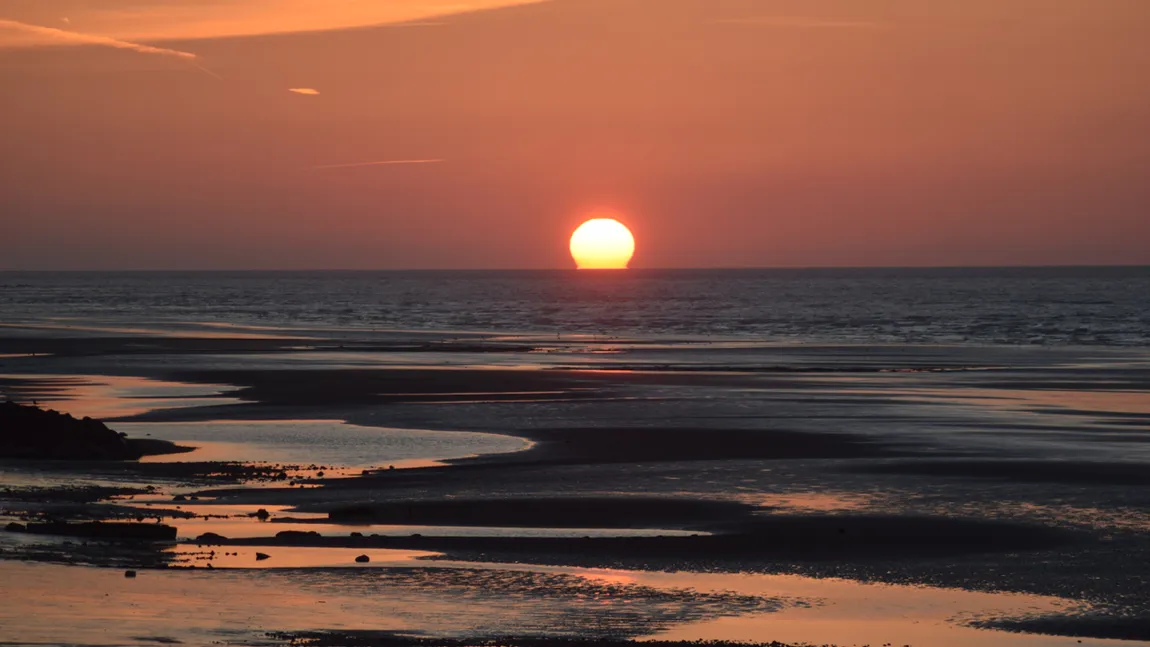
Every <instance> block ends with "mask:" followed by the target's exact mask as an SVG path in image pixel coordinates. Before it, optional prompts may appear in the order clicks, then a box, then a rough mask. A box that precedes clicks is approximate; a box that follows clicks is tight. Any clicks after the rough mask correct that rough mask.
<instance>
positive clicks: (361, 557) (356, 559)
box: [355, 555, 371, 564]
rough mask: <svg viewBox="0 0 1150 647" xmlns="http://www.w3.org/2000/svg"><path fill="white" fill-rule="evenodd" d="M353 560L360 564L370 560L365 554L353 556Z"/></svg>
mask: <svg viewBox="0 0 1150 647" xmlns="http://www.w3.org/2000/svg"><path fill="white" fill-rule="evenodd" d="M355 561H357V562H359V563H360V564H366V563H368V562H370V561H371V558H370V557H368V556H367V555H360V556H359V557H356V558H355Z"/></svg>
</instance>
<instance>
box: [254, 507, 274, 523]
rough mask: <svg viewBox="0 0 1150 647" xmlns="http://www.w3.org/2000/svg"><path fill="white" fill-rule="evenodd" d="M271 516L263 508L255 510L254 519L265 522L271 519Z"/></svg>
mask: <svg viewBox="0 0 1150 647" xmlns="http://www.w3.org/2000/svg"><path fill="white" fill-rule="evenodd" d="M271 516H272V515H271V513H270V512H268V511H267V510H265V509H263V508H260V509H259V510H256V519H259V520H260V521H267V520H268V519H270V518H271Z"/></svg>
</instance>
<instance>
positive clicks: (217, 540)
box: [196, 532, 228, 546]
mask: <svg viewBox="0 0 1150 647" xmlns="http://www.w3.org/2000/svg"><path fill="white" fill-rule="evenodd" d="M227 540H228V538H227V537H225V536H223V535H219V534H216V533H214V532H205V533H204V534H202V535H200V536H199V537H196V543H197V544H208V545H216V546H218V545H221V544H223V542H225V541H227Z"/></svg>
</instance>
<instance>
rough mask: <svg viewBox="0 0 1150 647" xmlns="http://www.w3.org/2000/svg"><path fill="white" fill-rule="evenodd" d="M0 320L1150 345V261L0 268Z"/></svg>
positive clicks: (111, 325)
mask: <svg viewBox="0 0 1150 647" xmlns="http://www.w3.org/2000/svg"><path fill="white" fill-rule="evenodd" d="M0 323H2V324H5V325H8V326H21V327H24V326H28V325H33V326H44V327H50V328H53V329H54V330H55V333H56V334H60V333H62V332H66V331H67V330H68V329H69V328H74V329H76V330H77V331H86V332H89V333H90V332H92V330H93V329H97V330H98V329H100V328H101V327H107V328H108V329H110V330H114V329H117V328H122V327H133V328H134V327H142V326H148V327H159V328H163V327H165V326H168V327H176V328H179V327H181V326H187V325H189V324H193V323H194V324H202V325H207V326H216V327H252V328H256V329H258V328H259V327H264V326H267V327H274V328H277V329H284V328H286V329H288V330H291V329H293V328H296V329H324V330H328V331H332V330H340V329H344V330H347V331H349V332H356V331H436V332H452V331H455V332H478V333H508V334H532V335H548V336H550V335H554V336H557V337H560V338H561V337H563V336H564V335H589V336H604V337H610V338H645V339H652V338H655V339H659V338H674V339H687V340H690V339H725V338H735V339H754V340H756V341H761V342H778V343H787V344H794V343H799V344H802V343H811V344H948V345H950V344H971V345H1050V346H1112V347H1145V346H1150V267H1042V268H917V269H878V268H872V269H701V270H685V269H683V270H678V269H676V270H646V269H641V270H627V271H607V272H578V271H562V270H555V271H307V272H304V271H284V272H35V273H27V272H4V273H0Z"/></svg>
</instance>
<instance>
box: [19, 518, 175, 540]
mask: <svg viewBox="0 0 1150 647" xmlns="http://www.w3.org/2000/svg"><path fill="white" fill-rule="evenodd" d="M24 532H27V533H30V534H34V535H59V536H61V537H84V538H88V539H136V540H145V541H174V540H175V539H176V528H175V527H174V526H169V525H165V524H160V523H131V522H105V521H90V522H86V523H64V522H59V521H53V522H49V523H30V524H28V525H27V526H26V528H25V530H24Z"/></svg>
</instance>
